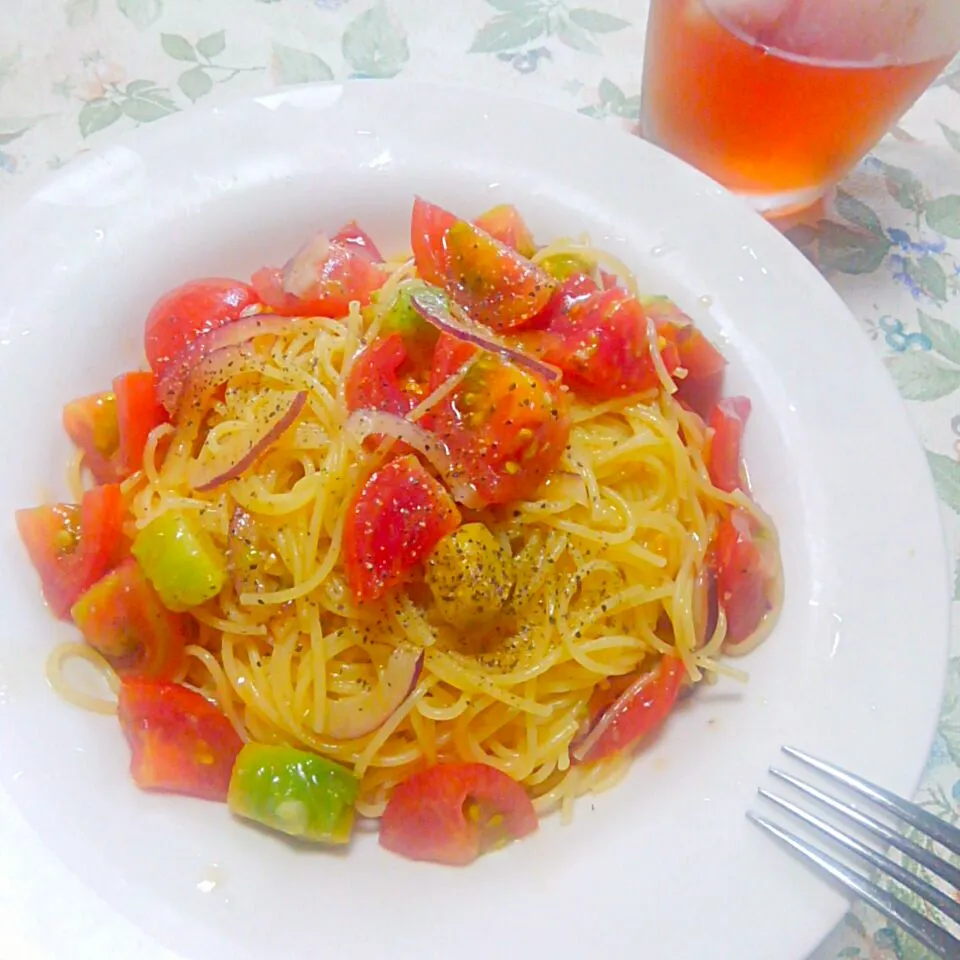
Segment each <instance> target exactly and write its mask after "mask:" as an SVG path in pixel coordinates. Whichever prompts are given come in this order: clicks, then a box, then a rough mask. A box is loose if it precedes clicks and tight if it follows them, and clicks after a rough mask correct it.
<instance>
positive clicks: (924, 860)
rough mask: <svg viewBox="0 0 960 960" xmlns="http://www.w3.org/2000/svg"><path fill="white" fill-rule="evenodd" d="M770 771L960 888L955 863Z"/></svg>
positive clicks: (857, 812)
mask: <svg viewBox="0 0 960 960" xmlns="http://www.w3.org/2000/svg"><path fill="white" fill-rule="evenodd" d="M770 773H771V774H772V775H773V776H774V777H777V778H779V779H780V780H783V781H784V782H785V783H789V784H790V786H791V787H793V788H794V789H796V790H799V791H801V792H802V793H805V794H806V795H807V796H808V797H810V798H812V799H813V800H816V801H817V802H818V803H822V804H823V805H824V806H827V807H830V809H831V810H836V812H837V813H839V814H841V815H842V816H844V817H846V818H847V819H848V820H852V821H853V822H854V823H857V824H859V825H860V826H861V827H862V828H863V829H864V830H866V831H868V832H869V833H872V834H873V835H874V836H875V837H877V838H878V839H879V840H882V841H883V842H884V843H886V844H889V845H890V846H891V847H896V849H897V850H899V851H900V852H901V853H905V854H906V855H907V856H908V857H910V858H912V859H913V860H916V861H917V863H920V864H922V865H923V866H925V867H926V868H927V869H928V870H929V871H930V872H931V873H935V874H936V875H937V876H938V877H940V878H941V879H943V880H946V881H947V883H949V884H950V885H951V886H954V887H956V888H957V889H958V890H960V870H958V869H957V868H956V867H955V866H954V865H953V864H952V863H948V862H947V861H946V860H943V859H941V858H940V857H938V856H937V855H936V854H934V853H931V852H930V851H929V850H924V848H923V847H921V846H920V845H919V844H916V843H914V842H913V841H912V840H908V839H907V838H906V837H904V836H901V835H900V834H899V833H897V832H896V831H895V830H891V829H890V827H888V826H887V825H886V824H885V823H881V822H880V821H879V820H874V819H873V817H868V816H867V815H866V814H865V813H861V812H860V811H859V810H856V809H854V808H853V807H849V806H847V805H846V804H845V803H841V802H840V801H839V800H836V799H834V798H833V797H831V796H829V795H828V794H826V793H823V792H822V791H821V790H818V789H817V788H816V787H811V786H810V784H808V783H804V782H803V781H802V780H798V779H797V778H796V777H794V776H791V775H790V774H789V773H784V772H783V771H782V770H777V769H776V768H774V767H771V768H770Z"/></svg>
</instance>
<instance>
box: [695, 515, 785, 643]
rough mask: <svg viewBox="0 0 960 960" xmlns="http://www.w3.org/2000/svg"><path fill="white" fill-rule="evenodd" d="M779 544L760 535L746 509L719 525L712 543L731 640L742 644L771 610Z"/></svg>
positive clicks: (713, 558)
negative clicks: (771, 594)
mask: <svg viewBox="0 0 960 960" xmlns="http://www.w3.org/2000/svg"><path fill="white" fill-rule="evenodd" d="M775 549H776V548H775V546H773V545H772V544H768V543H766V542H765V541H764V540H763V539H762V538H761V537H760V536H759V527H758V524H757V522H756V520H754V518H753V517H752V516H751V515H750V514H749V513H747V512H746V511H745V510H733V511H731V513H730V516H729V517H726V518H725V519H724V520H723V521H722V522H721V523H720V526H719V527H718V528H717V532H716V535H715V537H714V541H713V544H712V546H711V556H712V562H713V564H714V565H715V567H716V571H717V601H718V603H719V605H720V608H721V609H722V610H723V611H724V613H725V614H726V616H727V638H726V642H727V643H733V644H736V643H742V642H743V641H744V640H746V639H747V638H748V637H749V636H750V635H751V634H752V633H753V632H754V631H755V630H756V629H757V627H758V626H759V625H760V621H761V620H762V619H763V618H764V616H765V615H766V614H767V612H768V611H769V610H770V609H771V602H770V588H771V585H772V582H773V577H774V575H775V572H776V559H775V558H774V557H773V551H774V550H775Z"/></svg>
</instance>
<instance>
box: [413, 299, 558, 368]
mask: <svg viewBox="0 0 960 960" xmlns="http://www.w3.org/2000/svg"><path fill="white" fill-rule="evenodd" d="M410 301H411V303H412V304H413V308H414V309H415V310H416V311H417V313H419V314H420V316H421V317H423V319H424V320H426V321H427V322H428V323H431V324H433V326H435V327H436V328H437V329H438V330H440V331H441V332H442V333H448V334H450V336H451V337H456V339H457V340H461V341H462V342H463V343H472V344H473V345H474V346H477V347H480V348H481V349H482V350H488V351H489V352H490V353H497V354H500V356H502V357H503V358H504V359H505V360H509V361H510V362H511V363H515V364H516V365H517V366H518V367H526V368H527V369H528V370H530V371H531V372H532V373H535V374H537V375H538V376H540V377H542V378H543V379H544V380H546V381H547V383H556V382H558V381H559V380H560V378H561V377H562V376H563V374H562V373H561V372H560V371H559V370H558V369H557V368H556V367H554V366H552V365H551V364H549V363H544V362H543V361H542V360H538V359H537V358H536V357H534V356H531V355H530V354H529V353H525V352H524V351H523V350H520V349H518V348H517V347H514V346H511V345H510V344H507V343H504V342H503V341H502V340H500V339H499V338H498V337H497V335H496V334H495V333H493V331H492V330H489V329H487V328H486V327H482V326H480V324H477V323H472V322H471V321H470V320H469V319H468V318H467V317H466V315H465V314H464V313H463V311H461V310H460V308H459V307H456V306H453V307H451V305H450V304H449V303H448V302H447V300H446V298H445V297H444V296H443V295H442V294H440V293H439V292H436V293H435V292H434V291H432V290H418V291H417V292H416V293H415V294H413V296H412V297H411V298H410Z"/></svg>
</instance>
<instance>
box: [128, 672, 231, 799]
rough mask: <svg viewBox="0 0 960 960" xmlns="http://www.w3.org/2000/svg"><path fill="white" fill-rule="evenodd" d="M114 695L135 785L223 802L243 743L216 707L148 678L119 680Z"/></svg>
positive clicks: (168, 684)
mask: <svg viewBox="0 0 960 960" xmlns="http://www.w3.org/2000/svg"><path fill="white" fill-rule="evenodd" d="M118 699H119V703H118V714H119V717H120V726H121V728H122V729H123V733H124V736H125V737H126V738H127V743H128V744H129V746H130V774H131V776H132V777H133V780H134V782H135V783H136V784H137V786H138V787H141V788H143V789H144V790H162V791H166V792H169V793H182V794H186V795H187V796H191V797H201V798H203V799H205V800H220V801H224V802H225V801H226V799H227V788H228V787H229V785H230V774H231V772H232V770H233V764H234V761H235V760H236V759H237V754H239V753H240V749H241V747H242V746H243V743H242V741H241V740H240V737H239V736H238V735H237V732H236V730H234V729H233V725H232V724H231V723H230V721H229V720H228V719H227V718H226V717H225V716H224V715H223V713H222V712H221V711H220V710H219V709H218V708H217V707H215V706H213V704H212V703H210V701H209V700H207V699H206V698H205V697H202V696H201V695H200V694H199V693H195V692H194V691H193V690H188V689H187V688H186V687H182V686H180V685H179V684H176V683H162V682H157V681H154V680H124V682H123V683H122V684H121V685H120V694H119V698H118Z"/></svg>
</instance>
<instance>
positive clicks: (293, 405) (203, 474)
mask: <svg viewBox="0 0 960 960" xmlns="http://www.w3.org/2000/svg"><path fill="white" fill-rule="evenodd" d="M270 393H271V395H276V399H277V402H276V404H274V403H272V402H270V403H268V404H267V406H269V407H270V410H269V413H268V415H267V416H265V417H264V418H263V420H262V421H261V422H259V423H257V424H256V429H255V430H254V431H253V432H249V431H242V432H238V433H233V434H230V435H229V436H228V437H227V438H226V439H225V441H224V443H223V447H222V449H221V450H219V451H218V452H217V453H216V454H210V453H208V452H206V451H205V450H204V449H202V450H201V451H200V453H199V454H198V456H197V457H196V459H194V460H191V461H190V463H189V464H188V465H187V482H188V483H189V484H190V486H191V487H193V488H194V489H196V490H199V491H201V492H203V491H206V490H213V489H215V488H216V487H219V486H221V485H222V484H224V483H227V482H228V481H229V480H234V479H236V478H237V477H239V476H240V475H241V474H242V473H243V472H244V471H245V470H246V469H247V468H248V467H250V466H251V465H252V464H253V463H254V462H256V460H257V459H258V458H259V457H260V456H261V455H262V454H263V453H264V451H266V450H267V449H268V448H269V447H270V446H271V445H272V444H274V443H276V442H277V440H278V439H279V438H280V437H281V436H283V434H284V433H286V431H287V430H289V429H290V427H292V426H293V424H294V421H295V420H296V419H297V417H298V416H299V415H300V411H301V410H303V407H304V404H306V402H307V393H306V391H305V390H300V391H294V390H272V391H270Z"/></svg>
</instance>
